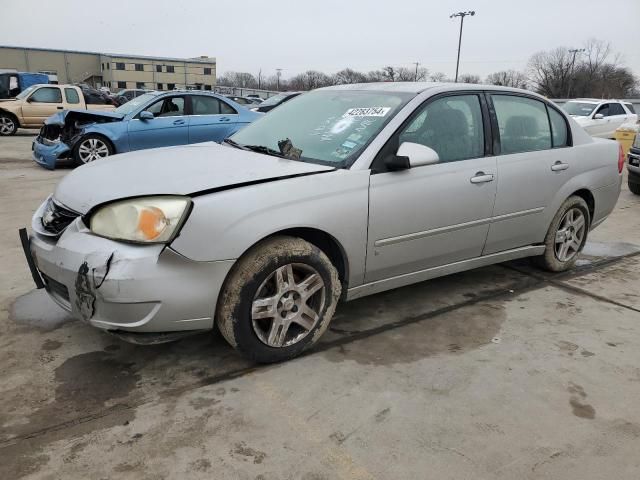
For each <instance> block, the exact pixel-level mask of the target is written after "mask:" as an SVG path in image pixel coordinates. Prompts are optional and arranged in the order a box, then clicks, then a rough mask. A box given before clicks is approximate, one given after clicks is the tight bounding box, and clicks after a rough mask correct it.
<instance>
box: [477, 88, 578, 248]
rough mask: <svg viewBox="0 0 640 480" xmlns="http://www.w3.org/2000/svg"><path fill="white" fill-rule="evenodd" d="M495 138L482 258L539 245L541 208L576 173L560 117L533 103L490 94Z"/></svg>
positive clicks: (542, 224)
mask: <svg viewBox="0 0 640 480" xmlns="http://www.w3.org/2000/svg"><path fill="white" fill-rule="evenodd" d="M489 105H490V108H491V113H492V122H493V126H494V128H493V130H494V131H495V132H496V133H497V135H496V137H497V138H496V153H497V157H496V159H497V167H498V179H497V196H496V204H495V208H494V211H493V219H492V223H491V227H490V228H489V235H488V237H487V243H486V246H485V248H484V251H483V254H485V255H487V254H491V253H496V252H500V251H504V250H509V249H512V248H518V247H523V246H527V245H531V244H534V243H540V242H542V241H543V239H544V236H545V234H546V233H547V228H548V225H546V222H547V220H546V219H547V217H548V216H547V215H545V213H544V211H545V208H546V207H547V206H548V205H549V204H550V203H551V202H552V200H553V198H554V197H555V194H556V193H557V191H558V190H559V189H560V188H561V187H562V185H563V184H564V183H565V182H567V180H569V179H570V177H571V175H573V174H575V170H576V169H577V168H579V165H576V160H579V159H576V158H575V155H576V153H575V152H574V149H572V148H568V147H569V146H570V139H569V135H568V131H569V130H568V125H567V122H566V119H565V117H564V116H563V115H562V114H561V113H560V112H559V111H558V110H556V109H555V107H552V106H549V105H547V104H546V103H544V102H543V101H541V100H538V99H537V98H533V97H528V96H524V95H517V94H503V93H499V94H498V93H492V94H490V95H489Z"/></svg>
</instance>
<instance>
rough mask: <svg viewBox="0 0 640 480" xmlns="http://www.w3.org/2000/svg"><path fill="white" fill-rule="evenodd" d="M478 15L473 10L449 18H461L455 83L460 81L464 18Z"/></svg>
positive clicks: (454, 14)
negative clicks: (459, 71) (459, 68)
mask: <svg viewBox="0 0 640 480" xmlns="http://www.w3.org/2000/svg"><path fill="white" fill-rule="evenodd" d="M475 14H476V12H474V11H473V10H470V11H468V12H458V13H452V14H451V15H449V18H455V17H460V36H459V37H458V59H457V60H456V79H455V81H456V82H457V81H458V67H459V66H460V46H461V45H462V26H463V25H464V17H466V16H467V15H470V16H472V17H473V16H474V15H475Z"/></svg>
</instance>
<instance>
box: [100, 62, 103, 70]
mask: <svg viewBox="0 0 640 480" xmlns="http://www.w3.org/2000/svg"><path fill="white" fill-rule="evenodd" d="M100 67H101V69H102V71H103V72H104V63H101V64H100Z"/></svg>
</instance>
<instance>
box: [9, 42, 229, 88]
mask: <svg viewBox="0 0 640 480" xmlns="http://www.w3.org/2000/svg"><path fill="white" fill-rule="evenodd" d="M0 70H17V71H21V72H42V73H47V74H49V75H50V76H51V78H52V80H54V81H56V80H57V82H58V83H88V84H90V85H93V86H94V87H102V86H106V87H109V88H110V89H111V91H112V92H116V91H118V90H121V89H123V88H146V89H150V90H173V89H183V88H190V89H191V88H193V89H199V90H211V89H213V87H214V86H215V84H216V59H215V58H214V57H207V56H203V57H198V58H169V57H147V56H135V55H120V54H109V53H96V52H78V51H72V50H50V49H46V48H26V47H11V46H0Z"/></svg>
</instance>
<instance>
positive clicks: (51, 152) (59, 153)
mask: <svg viewBox="0 0 640 480" xmlns="http://www.w3.org/2000/svg"><path fill="white" fill-rule="evenodd" d="M31 150H32V152H33V155H32V156H33V160H34V161H35V162H36V163H37V164H39V165H41V166H43V167H44V168H47V169H49V170H53V169H55V168H56V163H57V161H58V159H59V158H65V157H67V156H68V155H69V154H70V152H71V148H70V147H69V146H68V145H67V144H65V143H63V142H58V143H51V144H45V143H43V142H42V141H40V137H37V138H36V139H35V140H34V141H33V143H32V144H31Z"/></svg>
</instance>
